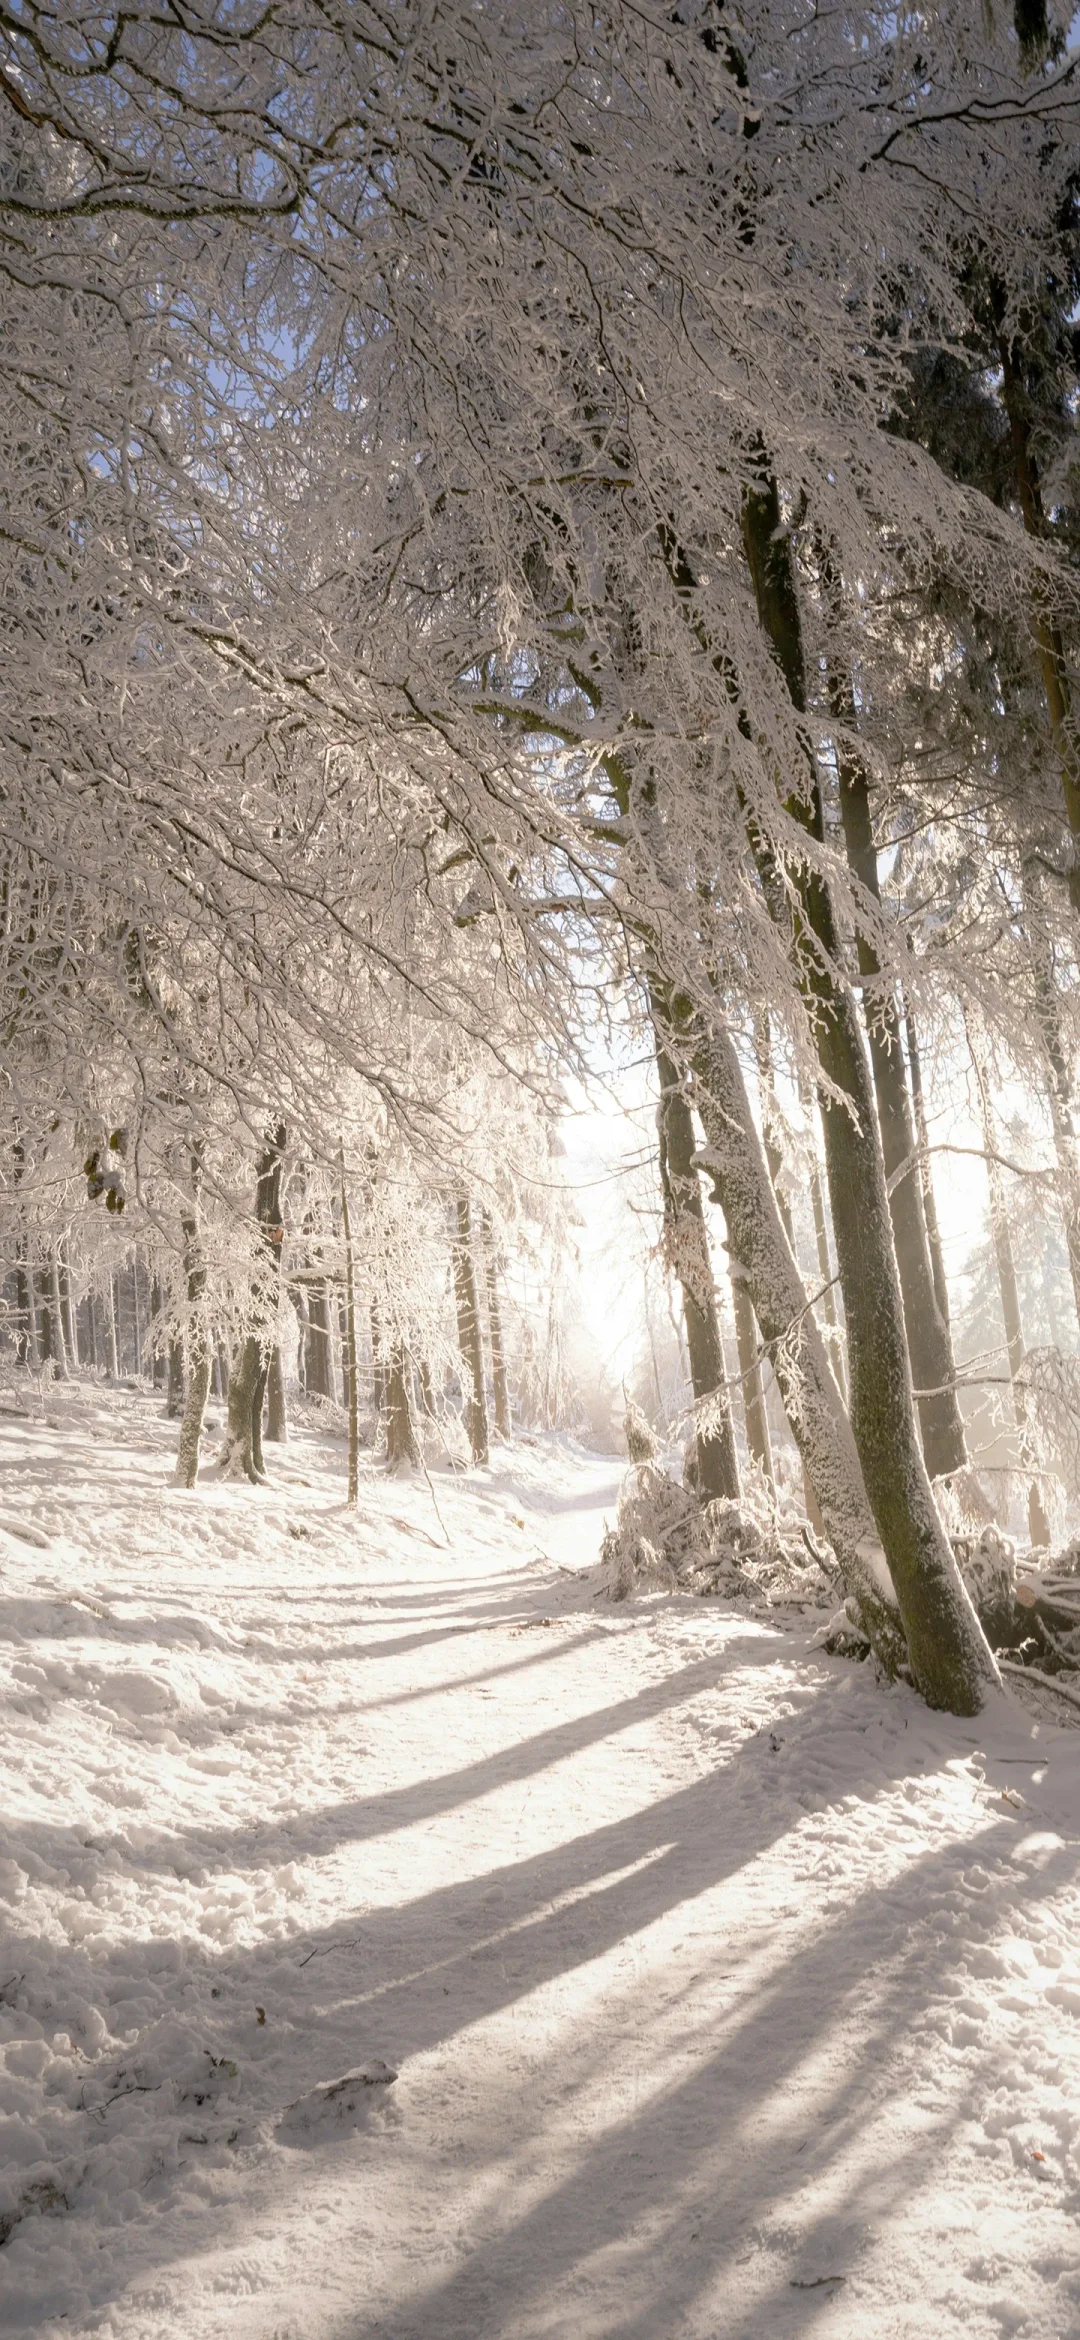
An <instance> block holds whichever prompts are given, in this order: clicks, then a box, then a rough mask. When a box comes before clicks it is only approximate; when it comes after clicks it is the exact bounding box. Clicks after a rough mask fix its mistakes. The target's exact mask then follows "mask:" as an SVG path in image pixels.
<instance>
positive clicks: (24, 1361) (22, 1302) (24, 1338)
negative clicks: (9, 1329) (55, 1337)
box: [15, 1258, 37, 1366]
mask: <svg viewBox="0 0 1080 2340" xmlns="http://www.w3.org/2000/svg"><path fill="white" fill-rule="evenodd" d="M15 1311H16V1316H15V1354H16V1357H17V1358H18V1360H19V1363H20V1365H29V1366H34V1365H36V1364H37V1326H36V1324H35V1321H34V1291H33V1284H32V1281H31V1278H30V1275H29V1273H28V1271H27V1269H26V1267H25V1266H24V1264H23V1261H22V1260H21V1258H20V1260H19V1262H18V1264H17V1266H16V1269H15Z"/></svg>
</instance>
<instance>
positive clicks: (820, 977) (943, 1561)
mask: <svg viewBox="0 0 1080 2340" xmlns="http://www.w3.org/2000/svg"><path fill="white" fill-rule="evenodd" d="M743 535H744V542H745V546H746V553H747V560H748V564H749V568H750V573H751V577H752V579H753V585H754V593H755V597H756V600H757V606H758V614H759V617H760V619H761V623H762V626H763V628H764V631H765V633H766V635H767V637H768V639H769V641H770V643H771V645H772V648H773V651H774V654H775V656H776V659H777V662H778V664H779V666H780V668H781V671H782V672H783V674H784V676H785V679H786V681H787V685H788V690H789V693H790V695H791V699H792V702H793V704H794V706H795V708H796V710H797V711H799V712H802V711H804V710H805V706H806V689H805V674H804V669H803V657H802V636H801V629H800V620H799V605H798V596H797V592H796V586H795V573H794V564H793V561H792V556H791V546H790V541H789V540H788V539H787V538H786V537H785V536H784V535H783V533H782V531H781V527H780V507H779V496H778V493H777V488H776V482H775V480H774V479H773V478H772V477H771V476H769V477H768V478H767V479H763V481H762V484H761V485H760V487H759V488H757V489H755V490H754V491H752V492H748V493H747V495H746V496H745V497H744V502H743ZM786 804H787V809H788V811H789V813H790V814H791V816H792V818H793V819H795V820H797V821H798V822H799V823H800V824H801V825H802V826H803V827H804V828H805V829H806V831H807V832H808V834H810V835H811V836H813V837H814V838H815V840H816V841H817V842H819V843H820V841H821V837H822V817H821V799H820V793H819V791H818V788H817V785H816V779H815V778H814V776H813V775H811V776H810V785H809V787H805V786H804V788H803V789H802V790H801V791H799V792H797V793H794V794H792V795H791V796H790V797H789V798H787V799H786ZM791 876H792V878H793V881H794V885H795V890H796V897H797V902H798V909H799V920H798V927H797V930H796V932H795V934H794V937H793V945H794V951H795V960H796V971H797V975H798V978H799V981H800V985H801V988H802V991H803V997H804V1000H805V1002H806V1006H807V1011H808V1014H809V1017H810V1022H811V1029H812V1031H813V1034H814V1040H815V1045H816V1048H817V1052H818V1058H819V1062H820V1064H821V1068H822V1071H823V1073H824V1074H825V1076H826V1080H827V1081H828V1083H829V1084H830V1086H829V1089H826V1088H825V1087H824V1085H823V1087H822V1093H821V1115H822V1128H823V1132H824V1137H825V1159H826V1168H827V1172H828V1179H829V1196H830V1201H831V1205H832V1221H833V1232H834V1236H835V1241H836V1253H837V1263H838V1267H839V1272H840V1282H841V1289H842V1291H843V1295H844V1313H845V1317H846V1321H847V1335H848V1370H849V1374H850V1382H851V1427H852V1430H853V1433H854V1438H855V1444H856V1448H857V1450H858V1456H859V1461H860V1463H861V1465H862V1475H863V1480H864V1483H865V1488H866V1493H867V1495H868V1496H869V1499H870V1504H871V1508H872V1511H873V1515H874V1519H875V1521H876V1524H877V1530H878V1535H879V1537H880V1540H881V1544H882V1545H883V1547H884V1551H885V1554H886V1557H887V1560H888V1565H889V1571H890V1574H891V1577H892V1582H893V1586H894V1588H895V1592H896V1598H897V1600H898V1602H899V1606H900V1612H901V1615H902V1617H903V1621H904V1630H905V1633H906V1636H907V1644H908V1654H909V1659H910V1664H911V1670H912V1674H913V1676H914V1679H915V1682H916V1684H917V1686H918V1688H919V1690H920V1691H921V1692H922V1694H923V1697H924V1698H925V1699H926V1701H927V1704H928V1705H930V1706H936V1707H941V1708H944V1709H946V1710H947V1711H949V1712H951V1713H954V1714H977V1713H978V1712H979V1710H980V1708H981V1707H982V1706H983V1704H984V1703H985V1700H986V1696H987V1693H988V1691H989V1689H990V1688H991V1687H992V1686H994V1685H998V1686H1000V1676H999V1674H998V1670H997V1666H996V1664H995V1662H994V1658H993V1655H992V1653H991V1650H990V1648H989V1645H988V1643H987V1640H986V1636H985V1634H984V1633H983V1631H982V1628H981V1626H980V1624H979V1621H978V1618H977V1617H976V1614H975V1611H974V1608H973V1607H972V1604H971V1601H970V1598H969V1596H968V1593H967V1590H966V1587H965V1585H964V1583H963V1580H962V1578H961V1575H960V1571H959V1569H958V1567H957V1563H956V1559H955V1555H954V1553H953V1551H952V1547H951V1545H950V1543H949V1539H948V1537H947V1535H946V1533H945V1529H944V1526H943V1523H942V1520H941V1517H940V1514H939V1512H938V1510H937V1507H936V1504H935V1502H934V1497H933V1492H932V1490H931V1486H930V1481H929V1479H928V1477H927V1472H926V1466H925V1463H924V1461H923V1456H922V1450H921V1446H920V1442H919V1437H918V1432H917V1430H916V1424H915V1408H914V1402H913V1398H912V1388H911V1374H910V1367H909V1361H908V1350H907V1338H906V1332H905V1326H904V1314H903V1301H902V1298H901V1292H900V1279H899V1276H898V1273H897V1267H896V1256H895V1252H894V1249H893V1238H892V1222H891V1217H890V1212H889V1202H888V1195H887V1192H886V1182H885V1171H884V1163H883V1160H882V1152H881V1139H880V1134H879V1130H878V1124H877V1116H876V1111H875V1104H874V1094H873V1085H872V1080H871V1073H870V1065H869V1062H868V1059H867V1055H866V1051H865V1047H864V1043H863V1039H862V1034H861V1032H860V1029H859V1024H858V1018H857V1014H856V1010H855V1004H854V1001H853V999H852V996H851V993H850V990H849V989H848V987H847V985H846V983H845V982H844V980H843V977H842V974H841V973H840V971H839V958H838V953H837V945H836V935H835V931H834V926H833V917H832V905H831V902H830V900H829V895H828V890H827V887H826V885H825V883H824V880H823V879H822V877H821V876H820V875H819V874H818V873H817V871H816V870H815V869H814V868H812V867H811V866H809V865H807V864H805V863H803V864H801V865H800V864H799V863H798V862H796V863H795V864H794V865H793V868H792V870H791ZM755 1300H756V1294H755ZM758 1313H759V1316H760V1309H759V1311H758ZM762 1329H763V1330H765V1329H766V1328H765V1326H764V1325H763V1328H762ZM816 1329H817V1328H816V1327H815V1331H816ZM818 1498H819V1501H821V1502H822V1511H823V1513H824V1514H825V1516H826V1518H827V1517H828V1513H827V1511H826V1507H825V1503H824V1501H823V1500H822V1495H821V1489H820V1488H819V1489H818Z"/></svg>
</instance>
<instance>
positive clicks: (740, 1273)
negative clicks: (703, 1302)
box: [728, 1227, 776, 1487]
mask: <svg viewBox="0 0 1080 2340" xmlns="http://www.w3.org/2000/svg"><path fill="white" fill-rule="evenodd" d="M728 1251H729V1252H730V1251H731V1229H730V1227H729V1229H728ZM730 1275H731V1306H732V1311H733V1314H734V1317H735V1346H736V1348H737V1350H738V1353H739V1383H740V1387H741V1389H742V1401H743V1422H744V1424H745V1427H746V1447H747V1452H748V1454H749V1455H750V1458H751V1460H752V1461H753V1462H756V1464H757V1466H758V1469H759V1471H760V1472H761V1473H762V1475H763V1477H764V1478H766V1479H767V1480H768V1483H769V1485H770V1487H773V1486H775V1484H776V1478H775V1474H774V1471H773V1459H772V1440H771V1439H770V1437H769V1417H768V1414H767V1413H766V1411H765V1388H764V1383H763V1381H762V1375H761V1358H760V1355H759V1353H758V1352H759V1346H760V1344H759V1341H758V1327H757V1319H756V1318H755V1315H754V1306H753V1302H752V1300H751V1298H750V1293H749V1289H748V1287H747V1281H746V1270H745V1268H744V1266H743V1263H742V1261H741V1260H740V1259H736V1258H734V1256H732V1259H731V1268H730Z"/></svg>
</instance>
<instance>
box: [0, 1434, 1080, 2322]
mask: <svg viewBox="0 0 1080 2340" xmlns="http://www.w3.org/2000/svg"><path fill="white" fill-rule="evenodd" d="M49 1405H50V1414H51V1420H50V1421H46V1420H45V1419H44V1418H42V1419H40V1420H39V1421H25V1422H14V1421H12V1420H6V1421H5V1422H4V1423H3V1425H2V1436H3V1447H2V1449H0V1461H2V1465H3V1467H2V1472H0V1507H2V1511H3V1517H4V1519H5V1520H6V1521H7V1523H8V1528H7V1529H6V1530H5V1531H4V1533H3V1536H2V1543H3V1552H2V1555H0V1659H2V1666H3V1677H4V1685H3V1717H4V1734H5V1742H6V1745H5V1772H6V1777H7V1780H8V1782H9V1792H8V1795H7V1797H6V1798H5V1804H6V1814H5V1822H4V1839H5V1841H4V1842H3V1844H2V1846H0V1855H2V1858H0V1891H2V1892H3V1894H4V1896H5V1901H4V1903H3V1904H0V1908H2V1909H3V1914H4V1920H5V1923H4V1929H3V1952H2V1972H0V1984H2V1985H3V1988H2V1990H0V2039H2V2040H3V2041H4V2042H5V2043H6V2045H5V2046H4V2049H3V2058H4V2061H3V2064H2V2065H0V2133H2V2137H3V2146H4V2152H3V2165H4V2174H5V2179H6V2181H7V2194H6V2196H5V2198H4V2201H3V2202H2V2203H0V2210H5V2209H6V2212H7V2218H8V2220H9V2221H12V2222H13V2223H12V2224H11V2226H10V2234H9V2239H8V2241H7V2242H6V2244H5V2246H4V2248H3V2250H2V2251H0V2313H2V2314H3V2317H4V2320H5V2325H6V2328H8V2329H10V2330H12V2331H22V2332H30V2331H33V2332H35V2333H41V2334H44V2335H47V2336H48V2340H57V2336H58V2335H59V2334H61V2333H65V2334H72V2333H75V2332H86V2333H89V2332H104V2333H110V2334H112V2335H114V2336H115V2340H174V2336H175V2340H179V2336H180V2335H183V2340H219V2336H221V2340H224V2335H226V2334H228V2336H229V2340H367V2335H369V2334H376V2333H378V2334H380V2335H383V2336H385V2340H563V2336H564V2335H567V2336H569V2335H572V2336H573V2340H676V2336H677V2340H783V2336H784V2335H787V2334H800V2335H801V2334H811V2333H812V2334H814V2335H820V2340H854V2336H855V2335H856V2334H858V2335H859V2336H860V2340H862V2336H865V2335H867V2334H872V2335H881V2340H885V2335H888V2336H889V2340H892V2336H894V2335H897V2336H900V2335H902V2336H903V2340H922V2336H923V2335H925V2334H927V2333H929V2332H933V2333H935V2334H936V2335H939V2334H945V2335H948V2334H951V2333H954V2332H955V2333H957V2334H959V2333H960V2332H963V2333H964V2335H965V2336H966V2340H983V2336H984V2335H985V2336H987V2340H990V2336H991V2335H998V2334H1001V2333H1006V2332H1008V2333H1012V2332H1030V2333H1031V2334H1035V2333H1038V2334H1039V2335H1040V2340H1073V2336H1080V2237H1078V2231H1077V2224H1076V2219H1077V2212H1078V2209H1080V2163H1078V2160H1077V2155H1078V2153H1080V2088H1078V2080H1080V1960H1078V1957H1077V1943H1078V1941H1080V1891H1078V1850H1080V1841H1078V1840H1080V1791H1078V1778H1080V1762H1078V1751H1080V1738H1077V1737H1076V1735H1074V1734H1071V1733H1068V1734H1066V1733H1057V1732H1050V1731H1047V1730H1045V1729H1044V1730H1043V1731H1041V1732H1040V1734H1039V1735H1038V1736H1037V1737H1036V1738H1032V1737H1031V1735H1030V1725H1029V1724H1025V1723H1024V1722H1023V1721H1022V1720H1021V1719H1018V1718H1017V1717H1016V1716H1015V1715H1014V1716H1011V1717H1010V1716H1009V1715H1007V1714H1005V1713H1002V1714H1000V1715H996V1716H994V1717H993V1718H991V1720H990V1721H989V1722H988V1723H987V1722H985V1721H984V1722H983V1724H981V1725H979V1726H974V1725H970V1724H962V1723H958V1722H954V1721H951V1720H947V1719H944V1718H939V1717H931V1716H929V1715H928V1714H927V1712H926V1710H925V1709H924V1708H923V1707H922V1706H921V1705H920V1704H919V1702H918V1701H917V1700H916V1699H915V1697H914V1696H913V1695H911V1694H910V1693H908V1692H906V1691H904V1690H895V1691H886V1690H884V1689H882V1688H881V1687H880V1686H879V1685H878V1684H876V1683H875V1682H874V1681H873V1680H872V1679H871V1677H870V1674H869V1671H868V1669H867V1668H861V1667H857V1666H852V1665H850V1664H846V1663H844V1662H842V1661H840V1660H836V1659H830V1658H827V1657H825V1656H823V1655H822V1654H821V1653H820V1652H818V1651H817V1650H816V1649H814V1648H813V1647H812V1646H811V1645H810V1640H809V1635H808V1630H807V1628H806V1627H805V1626H804V1625H803V1624H802V1623H801V1622H798V1623H796V1624H795V1625H793V1626H788V1627H785V1626H783V1625H782V1624H780V1623H777V1622H774V1621H770V1620H769V1619H767V1618H754V1617H751V1616H748V1615H747V1614H745V1613H742V1612H740V1611H738V1610H736V1609H733V1608H731V1607H728V1606H725V1605H723V1604H722V1603H719V1602H714V1601H690V1600H671V1599H667V1598H664V1597H662V1596H656V1597H652V1598H649V1599H646V1600H641V1601H639V1602H636V1603H634V1604H633V1605H629V1606H625V1607H612V1606H611V1605H610V1604H607V1603H605V1602H603V1601H600V1600H598V1599H597V1598H596V1597H595V1594H596V1586H595V1581H594V1579H592V1578H591V1577H586V1576H584V1575H583V1574H579V1573H577V1572H579V1571H584V1570H586V1569H588V1568H590V1567H591V1564H592V1563H593V1561H594V1560H595V1556H596V1550H597V1545H598V1540H599V1534H600V1528H601V1523H602V1519H603V1516H604V1512H605V1510H607V1511H609V1512H610V1510H611V1509H612V1508H613V1504H614V1497H615V1491H616V1488H617V1484H618V1478H619V1466H618V1465H617V1464H615V1463H613V1462H612V1461H610V1460H608V1459H606V1458H597V1457H588V1456H585V1455H583V1454H581V1453H580V1451H578V1450H576V1449H574V1448H573V1447H571V1446H570V1445H569V1444H567V1443H565V1442H556V1441H552V1442H550V1443H544V1444H540V1445H535V1446H525V1445H522V1446H520V1447H516V1448H514V1449H513V1450H501V1453H500V1456H499V1459H498V1460H497V1461H496V1463H495V1464H494V1465H493V1466H492V1468H491V1469H490V1470H488V1471H484V1472H477V1473H472V1474H468V1475H466V1476H463V1477H461V1478H459V1479H450V1478H449V1477H448V1476H447V1475H446V1474H442V1473H440V1474H438V1476H437V1477H436V1479H435V1481H434V1491H433V1492H434V1499H433V1494H432V1492H431V1491H429V1488H428V1487H427V1486H426V1485H425V1483H424V1481H423V1479H415V1480H413V1481H409V1482H389V1481H385V1480H380V1479H377V1478H374V1477H372V1478H371V1479H369V1480H366V1481H365V1483H364V1485H363V1487H362V1491H361V1508H360V1512H359V1515H358V1516H357V1517H350V1516H349V1515H348V1513H347V1512H346V1511H345V1509H344V1506H343V1504H342V1501H341V1494H342V1480H341V1470H342V1460H341V1450H340V1445H339V1444H337V1443H336V1442H334V1441H331V1440H329V1439H328V1438H327V1437H326V1436H325V1435H318V1434H316V1432H315V1431H314V1430H311V1431H309V1432H307V1433H306V1434H302V1435H300V1436H298V1437H297V1438H295V1439H294V1440H293V1442H292V1443H291V1444H290V1446H289V1447H288V1448H287V1449H285V1450H284V1451H283V1452H282V1453H281V1454H279V1455H275V1456H274V1458H273V1464H272V1468H273V1474H274V1483H273V1485H272V1486H270V1487H268V1488H267V1489H265V1490H253V1489H249V1488H247V1487H233V1486H222V1485H215V1484H214V1483H213V1482H212V1481H209V1482H207V1483H206V1484H205V1485H204V1486H200V1489H199V1491H198V1494H197V1495H195V1496H188V1495H179V1494H177V1493H176V1492H175V1491H173V1490H171V1489H168V1488H166V1486H165V1484H164V1481H165V1470H166V1465H167V1459H168V1454H169V1451H170V1444H171V1433H170V1432H169V1431H168V1429H167V1426H166V1425H164V1424H162V1423H161V1422H160V1420H159V1418H158V1417H157V1415H156V1413H155V1410H154V1407H153V1406H152V1404H151V1403H150V1401H148V1400H147V1399H145V1398H139V1397H136V1396H134V1395H132V1396H131V1397H129V1398H122V1397H121V1398H117V1399H115V1400H112V1401H105V1400H103V1399H102V1395H101V1392H100V1391H94V1392H92V1393H91V1392H87V1391H85V1390H82V1391H80V1390H77V1389H76V1390H73V1391H72V1392H71V1393H70V1394H68V1395H66V1396H64V1397H63V1398H62V1399H61V1398H58V1399H57V1400H56V1402H55V1405H54V1403H53V1401H52V1399H51V1398H50V1401H49ZM19 1522H21V1523H22V1524H23V1525H27V1524H29V1525H30V1526H31V1527H32V1528H34V1529H35V1530H36V1532H37V1533H38V1534H39V1536H44V1537H46V1538H47V1539H48V1541H47V1544H46V1545H44V1546H42V1545H37V1546H32V1545H28V1544H26V1543H25V1542H23V1541H22V1540H21V1539H20V1538H19V1537H18V1536H17V1535H15V1534H14V1533H12V1532H10V1529H11V1526H12V1524H13V1523H15V1524H17V1523H19ZM9 1978H10V1979H9ZM361 2066H366V2068H367V2070H368V2073H369V2076H370V2082H371V2084H370V2085H368V2086H366V2087H365V2086H364V2085H363V2084H362V2083H360V2082H357V2083H355V2084H354V2085H353V2088H352V2091H351V2096H350V2094H349V2092H348V2091H346V2092H344V2094H342V2095H339V2096H338V2097H337V2098H329V2099H327V2098H324V2097H320V2096H319V2095H318V2093H317V2092H318V2090H319V2089H320V2088H321V2087H324V2086H325V2085H326V2084H328V2083H331V2082H333V2081H334V2080H335V2079H336V2078H339V2077H340V2076H341V2075H343V2074H345V2073H348V2072H354V2071H356V2070H357V2068H358V2067H361ZM381 2066H386V2067H389V2068H391V2069H392V2070H394V2071H396V2073H397V2075H398V2076H397V2078H396V2080H395V2081H394V2082H393V2084H392V2085H380V2084H379V2078H378V2075H379V2072H380V2067H381ZM350 2107H351V2109H350Z"/></svg>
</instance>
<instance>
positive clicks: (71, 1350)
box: [56, 1243, 79, 1372]
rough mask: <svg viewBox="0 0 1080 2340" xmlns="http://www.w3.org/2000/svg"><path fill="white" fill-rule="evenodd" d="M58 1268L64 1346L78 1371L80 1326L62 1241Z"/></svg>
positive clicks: (57, 1248) (58, 1251)
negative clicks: (72, 1300)
mask: <svg viewBox="0 0 1080 2340" xmlns="http://www.w3.org/2000/svg"><path fill="white" fill-rule="evenodd" d="M56 1270H57V1285H58V1294H59V1301H60V1323H61V1326H62V1328H63V1334H64V1347H65V1349H66V1351H67V1358H68V1363H69V1365H71V1366H72V1368H73V1369H74V1371H75V1372H77V1371H78V1367H79V1340H78V1326H77V1323H76V1317H75V1311H74V1309H73V1308H72V1305H71V1275H70V1272H69V1269H68V1263H67V1259H66V1257H65V1253H64V1246H63V1244H62V1243H61V1244H58V1245H57V1247H56Z"/></svg>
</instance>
